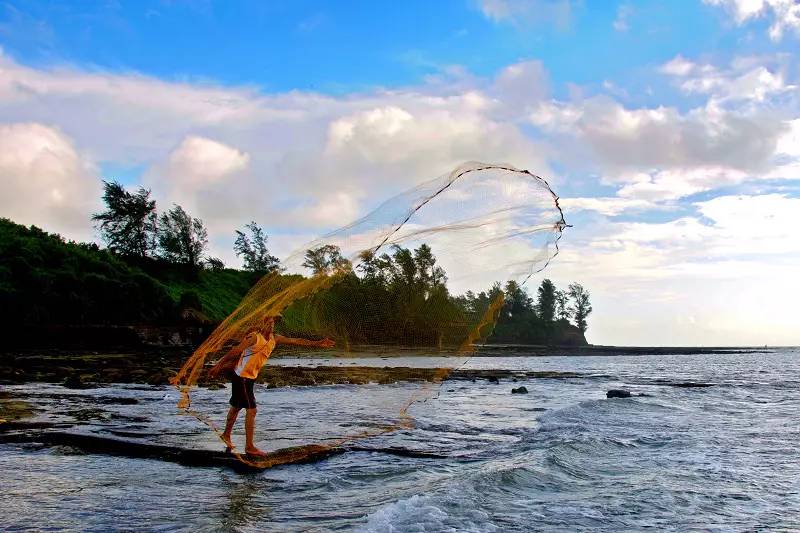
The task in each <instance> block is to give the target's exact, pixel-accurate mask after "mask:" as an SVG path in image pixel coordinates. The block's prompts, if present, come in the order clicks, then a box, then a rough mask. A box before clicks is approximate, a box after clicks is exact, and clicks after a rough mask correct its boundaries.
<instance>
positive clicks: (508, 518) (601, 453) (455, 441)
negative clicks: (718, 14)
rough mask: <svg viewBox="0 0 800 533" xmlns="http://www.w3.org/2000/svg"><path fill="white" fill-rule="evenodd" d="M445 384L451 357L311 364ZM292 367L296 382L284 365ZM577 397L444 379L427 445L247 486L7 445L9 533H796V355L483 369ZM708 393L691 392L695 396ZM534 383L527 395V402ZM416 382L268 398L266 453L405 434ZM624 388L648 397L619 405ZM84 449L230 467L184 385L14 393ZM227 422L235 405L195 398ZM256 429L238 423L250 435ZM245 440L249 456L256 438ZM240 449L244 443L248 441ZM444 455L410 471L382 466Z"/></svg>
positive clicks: (1, 455) (530, 361) (291, 471)
mask: <svg viewBox="0 0 800 533" xmlns="http://www.w3.org/2000/svg"><path fill="white" fill-rule="evenodd" d="M352 362H356V363H357V364H376V365H380V366H390V365H399V366H437V365H438V364H439V363H437V362H436V359H433V358H431V360H425V359H419V358H404V359H399V360H388V361H387V360H386V359H381V358H377V357H376V358H371V359H370V358H366V359H363V360H349V361H346V362H345V361H342V360H320V361H316V362H315V364H350V363H352ZM279 364H287V363H286V362H283V363H279ZM466 367H467V368H480V369H513V370H533V371H564V372H574V373H577V374H579V375H580V377H577V378H569V379H557V378H554V379H523V380H518V381H517V382H512V381H511V380H507V379H501V380H500V383H499V384H494V383H491V382H489V381H487V380H482V379H478V380H476V381H475V382H472V381H469V380H454V381H447V382H445V383H444V384H442V386H441V387H440V388H438V389H437V390H436V391H434V392H435V393H436V394H432V395H430V399H428V400H427V401H425V402H422V403H418V404H415V405H414V406H413V407H412V409H411V414H412V415H413V417H414V419H415V427H414V428H413V429H410V430H404V431H399V432H396V433H394V434H391V435H386V436H382V437H378V438H373V439H368V440H367V441H363V442H360V443H359V446H362V447H366V448H373V449H374V450H376V451H358V452H349V453H344V454H340V455H336V456H333V457H331V458H329V459H327V460H323V461H321V462H317V463H314V464H305V465H288V466H282V467H278V468H274V469H271V470H267V471H264V472H259V473H250V474H238V473H235V472H233V471H231V470H228V469H225V468H196V467H186V466H181V465H178V464H174V463H170V462H165V461H158V460H145V459H128V458H123V457H112V456H105V455H98V454H91V455H87V454H83V453H82V452H80V451H79V450H76V449H73V448H69V447H43V446H38V445H36V444H31V443H28V444H24V445H23V444H2V445H0V487H2V488H1V489H0V529H2V530H6V531H15V530H45V529H49V530H75V531H108V530H136V531H147V530H160V531H219V530H236V531H264V530H269V531H351V530H355V531H393V532H402V531H641V530H645V529H650V530H658V531H662V530H674V531H686V530H704V531H757V530H787V531H791V530H800V452H799V451H798V443H799V442H800V352H798V351H797V350H794V349H783V350H775V351H765V352H762V353H740V354H706V355H680V356H678V355H659V356H618V357H611V356H608V357H606V356H602V357H599V356H598V357H537V358H528V357H504V358H480V357H474V358H472V359H470V360H469V361H467V363H466ZM687 382H691V383H705V384H709V385H711V386H709V387H697V388H685V387H678V386H675V385H677V384H681V383H687ZM522 385H524V386H525V387H526V388H527V389H528V391H529V393H528V394H511V389H512V387H519V386H522ZM419 387H420V385H419V384H414V383H400V384H394V385H334V386H319V387H290V388H281V389H267V388H265V387H263V386H258V385H257V386H256V396H257V399H258V402H259V415H258V430H257V431H258V436H259V443H260V445H261V446H262V447H264V448H266V449H274V448H281V447H286V446H290V445H295V444H304V443H308V442H312V441H316V442H318V441H320V440H322V439H324V438H325V437H329V436H331V435H334V434H338V435H341V434H348V433H352V432H356V431H358V430H359V429H363V428H364V427H370V426H379V425H380V424H383V423H386V422H387V421H390V420H393V419H394V417H396V414H397V408H398V406H400V405H402V403H403V402H404V401H405V400H406V399H407V398H408V396H409V395H410V394H411V393H413V392H414V391H415V390H418V389H419ZM612 388H624V389H627V390H630V391H631V392H632V393H633V394H634V396H633V397H632V398H626V399H607V398H606V391H607V390H609V389H612ZM3 389H4V390H5V391H6V392H9V393H11V394H12V395H13V396H16V397H19V398H22V399H26V400H27V401H29V402H30V403H31V404H32V406H33V407H35V408H38V409H39V411H37V414H36V418H35V419H34V420H40V421H49V422H55V423H59V422H64V423H70V424H75V425H73V426H72V427H71V428H70V429H69V431H79V432H86V433H92V434H98V435H102V436H106V437H115V438H123V439H133V440H139V441H144V442H153V443H158V444H168V445H174V446H180V447H195V448H206V449H220V443H219V441H218V440H217V439H216V437H215V436H214V435H213V433H211V432H210V431H209V430H208V429H207V428H206V427H205V426H203V425H202V424H200V423H199V422H198V421H197V420H196V419H194V418H192V417H187V416H185V415H179V414H178V412H177V410H176V408H175V403H176V401H177V395H176V393H175V391H174V390H173V389H171V388H170V387H149V386H143V385H123V384H120V385H111V386H107V387H102V388H97V389H89V390H70V389H65V388H63V387H60V386H57V385H48V384H40V383H31V384H25V385H18V386H7V387H3ZM194 398H195V402H196V406H197V407H198V408H202V409H203V410H204V411H207V412H210V413H213V416H214V419H215V420H216V421H217V422H218V423H221V422H222V420H223V418H224V414H225V411H226V409H227V405H226V401H227V391H224V390H218V391H211V390H205V389H198V390H197V392H196V393H195V394H194ZM240 424H241V422H240ZM241 433H242V428H241V425H240V426H239V427H238V428H237V434H236V436H235V439H234V440H235V441H237V443H240V441H241V440H242V435H241ZM240 444H241V443H240ZM387 447H390V448H404V449H411V450H418V451H427V452H436V453H438V454H440V455H441V456H443V457H441V458H414V457H398V456H396V455H389V454H386V453H382V452H381V451H380V450H381V449H384V448H387Z"/></svg>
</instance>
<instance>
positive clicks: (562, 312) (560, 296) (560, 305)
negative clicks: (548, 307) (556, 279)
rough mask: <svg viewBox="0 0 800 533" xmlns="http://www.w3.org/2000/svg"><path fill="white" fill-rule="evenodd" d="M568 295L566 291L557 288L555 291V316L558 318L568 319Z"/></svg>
mask: <svg viewBox="0 0 800 533" xmlns="http://www.w3.org/2000/svg"><path fill="white" fill-rule="evenodd" d="M568 304H569V295H568V294H567V293H566V291H562V290H560V289H559V290H557V291H556V317H558V319H559V320H567V321H568V320H569V317H570V311H569V307H568Z"/></svg>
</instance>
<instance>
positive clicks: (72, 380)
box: [62, 374, 95, 389]
mask: <svg viewBox="0 0 800 533" xmlns="http://www.w3.org/2000/svg"><path fill="white" fill-rule="evenodd" d="M62 385H64V386H65V387H66V388H68V389H92V388H94V387H95V384H94V383H92V382H91V381H89V380H88V379H86V377H85V376H82V375H80V374H72V375H71V376H69V377H67V378H66V379H65V380H64V381H63V383H62Z"/></svg>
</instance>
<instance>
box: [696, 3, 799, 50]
mask: <svg viewBox="0 0 800 533" xmlns="http://www.w3.org/2000/svg"><path fill="white" fill-rule="evenodd" d="M703 1H704V2H705V3H707V4H710V5H714V6H721V7H723V8H724V9H725V10H726V11H728V12H729V13H731V14H732V15H733V18H734V20H735V22H736V24H738V25H742V24H745V23H746V22H748V21H749V20H751V19H754V18H760V17H767V18H769V19H770V27H769V36H770V39H772V40H773V41H780V40H781V39H782V38H783V35H784V33H785V32H786V31H787V30H789V31H793V32H794V33H796V34H798V35H800V3H797V1H796V0H703Z"/></svg>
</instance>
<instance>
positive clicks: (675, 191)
mask: <svg viewBox="0 0 800 533" xmlns="http://www.w3.org/2000/svg"><path fill="white" fill-rule="evenodd" d="M748 176H749V175H748V174H747V173H746V172H742V171H740V170H736V169H731V168H726V167H714V166H704V167H692V168H683V169H681V168H676V169H669V170H660V171H653V172H637V173H630V174H624V175H622V176H616V177H615V178H616V179H617V180H620V181H623V182H625V185H624V186H623V187H622V188H621V189H620V190H619V191H617V194H618V195H619V196H621V197H622V198H630V199H640V200H649V201H659V200H676V199H678V198H683V197H684V196H689V195H691V194H695V193H699V192H704V191H708V190H711V189H716V188H719V187H725V186H728V185H735V184H738V183H742V182H743V181H745V179H747V178H748Z"/></svg>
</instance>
